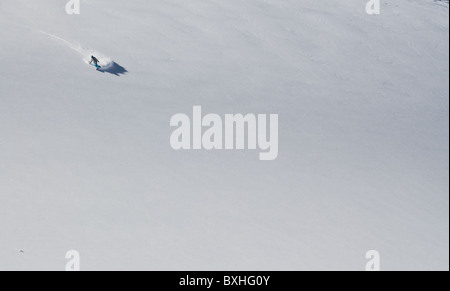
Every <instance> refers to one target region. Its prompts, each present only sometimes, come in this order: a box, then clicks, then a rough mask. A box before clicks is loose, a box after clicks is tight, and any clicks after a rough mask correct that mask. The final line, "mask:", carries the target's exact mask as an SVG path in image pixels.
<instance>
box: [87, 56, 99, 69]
mask: <svg viewBox="0 0 450 291" xmlns="http://www.w3.org/2000/svg"><path fill="white" fill-rule="evenodd" d="M92 63H94V66H95V67H96V68H97V69H100V68H101V67H100V66H99V65H98V63H99V60H98V59H97V58H96V57H94V56H91V61H90V62H89V64H92Z"/></svg>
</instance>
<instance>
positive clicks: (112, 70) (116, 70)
mask: <svg viewBox="0 0 450 291" xmlns="http://www.w3.org/2000/svg"><path fill="white" fill-rule="evenodd" d="M97 71H99V72H102V73H109V74H113V75H116V76H117V77H120V75H125V74H126V73H128V71H127V69H125V68H124V67H122V66H121V65H119V64H118V63H116V62H113V63H112V64H111V65H109V66H107V67H105V68H99V69H97Z"/></svg>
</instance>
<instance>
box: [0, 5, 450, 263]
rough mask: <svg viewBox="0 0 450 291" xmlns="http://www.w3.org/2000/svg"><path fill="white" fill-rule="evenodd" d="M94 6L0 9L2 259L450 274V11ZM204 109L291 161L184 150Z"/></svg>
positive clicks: (420, 8)
mask: <svg viewBox="0 0 450 291" xmlns="http://www.w3.org/2000/svg"><path fill="white" fill-rule="evenodd" d="M81 2H82V3H81V5H82V6H81V14H80V15H76V16H69V15H67V14H66V13H65V4H66V1H62V0H39V1H26V0H2V1H1V2H0V59H1V61H2V63H1V66H0V270H64V268H65V265H66V262H67V260H66V259H65V254H66V252H67V251H68V250H71V249H75V250H77V251H79V252H80V255H81V268H82V269H83V270H364V268H365V264H366V259H365V254H366V252H367V251H368V250H372V249H375V250H378V251H379V252H380V254H381V258H382V260H381V264H382V265H381V267H382V269H384V270H448V269H449V194H448V193H449V180H448V175H449V144H448V141H449V135H448V132H449V118H448V117H449V105H448V100H449V99H448V96H449V82H448V78H449V70H448V66H449V65H448V63H449V55H448V49H449V35H448V33H449V24H448V20H449V14H448V13H449V8H448V3H445V2H442V1H431V0H396V1H393V0H384V1H382V13H381V15H379V16H369V15H367V14H366V13H365V2H366V1H361V0H346V1H332V0H322V1H317V0H301V1H300V0H284V1H279V0H226V1H225V0H165V1H163V0H155V1H147V0H133V1H119V0H97V1H93V0H82V1H81ZM93 52H94V53H95V54H96V55H99V56H100V57H101V58H102V59H101V61H106V62H107V63H108V64H110V66H109V69H108V70H106V71H105V72H98V71H96V70H95V69H94V68H93V67H91V66H88V65H87V64H86V60H88V59H89V56H90V54H92V53H93ZM194 105H201V106H202V108H203V110H204V112H205V113H217V114H221V115H222V114H226V113H243V114H245V113H255V114H258V113H275V114H279V119H280V125H279V131H280V132H279V135H280V141H279V143H280V150H279V157H278V159H277V160H275V161H272V162H262V161H259V160H258V153H257V152H255V151H211V152H209V151H174V150H172V148H171V147H170V143H169V138H170V134H171V132H172V130H173V128H170V126H169V121H170V118H171V116H172V115H174V114H176V113H186V114H190V112H192V107H193V106H194ZM21 249H22V250H23V251H24V252H23V253H21V252H19V250H21Z"/></svg>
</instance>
